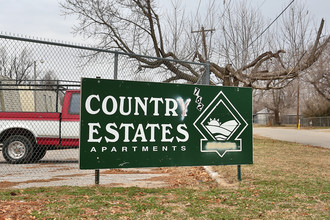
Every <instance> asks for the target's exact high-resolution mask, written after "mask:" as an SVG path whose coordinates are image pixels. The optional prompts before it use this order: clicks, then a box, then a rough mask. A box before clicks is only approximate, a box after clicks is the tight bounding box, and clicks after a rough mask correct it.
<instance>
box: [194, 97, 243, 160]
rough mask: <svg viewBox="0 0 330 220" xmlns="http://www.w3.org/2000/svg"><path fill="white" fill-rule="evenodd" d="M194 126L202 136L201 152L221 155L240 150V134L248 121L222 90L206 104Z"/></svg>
mask: <svg viewBox="0 0 330 220" xmlns="http://www.w3.org/2000/svg"><path fill="white" fill-rule="evenodd" d="M194 126H195V128H196V129H197V130H198V131H199V133H200V134H201V135H202V136H203V138H202V139H201V140H200V149H201V152H215V153H217V154H218V155H219V156H220V157H223V156H224V155H225V154H226V153H227V152H240V151H242V139H241V138H240V135H241V134H242V132H243V131H244V130H245V129H246V127H247V126H248V123H247V122H246V121H245V119H244V118H243V117H242V116H241V114H240V113H239V112H238V111H237V109H236V108H235V106H234V105H233V104H232V103H231V102H230V101H229V99H228V98H227V97H226V96H225V94H224V93H223V92H222V91H221V92H219V93H218V94H217V95H216V97H215V98H214V99H213V100H212V101H211V103H210V104H209V105H208V106H206V108H205V109H204V110H203V111H202V113H201V115H200V116H199V117H198V118H197V119H196V121H195V122H194Z"/></svg>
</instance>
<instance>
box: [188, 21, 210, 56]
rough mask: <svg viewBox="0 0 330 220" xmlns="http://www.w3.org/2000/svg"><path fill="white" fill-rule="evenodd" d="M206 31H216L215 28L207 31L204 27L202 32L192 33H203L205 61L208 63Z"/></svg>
mask: <svg viewBox="0 0 330 220" xmlns="http://www.w3.org/2000/svg"><path fill="white" fill-rule="evenodd" d="M205 31H210V32H211V33H212V32H213V31H215V29H214V28H212V29H205V28H204V27H202V29H201V30H198V31H191V33H202V41H203V48H204V56H205V60H206V61H208V56H207V48H206V39H205Z"/></svg>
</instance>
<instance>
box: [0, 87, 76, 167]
mask: <svg viewBox="0 0 330 220" xmlns="http://www.w3.org/2000/svg"><path fill="white" fill-rule="evenodd" d="M79 112H80V91H79V90H68V91H66V93H65V96H64V100H63V105H62V112H54V113H45V112H0V146H1V144H2V154H3V157H4V158H5V160H6V161H7V162H8V163H12V164H19V163H31V162H37V161H39V160H41V159H42V158H43V157H44V156H45V154H46V151H47V150H56V149H68V148H78V146H79Z"/></svg>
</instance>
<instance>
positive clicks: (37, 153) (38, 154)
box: [30, 146, 47, 163]
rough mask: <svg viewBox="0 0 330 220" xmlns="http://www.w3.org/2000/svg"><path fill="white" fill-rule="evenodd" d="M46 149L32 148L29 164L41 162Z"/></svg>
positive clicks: (40, 147)
mask: <svg viewBox="0 0 330 220" xmlns="http://www.w3.org/2000/svg"><path fill="white" fill-rule="evenodd" d="M46 152H47V150H46V147H43V146H38V147H37V146H36V147H34V149H33V155H32V157H31V160H30V161H31V162H32V163H36V162H39V160H41V159H42V158H44V156H45V155H46Z"/></svg>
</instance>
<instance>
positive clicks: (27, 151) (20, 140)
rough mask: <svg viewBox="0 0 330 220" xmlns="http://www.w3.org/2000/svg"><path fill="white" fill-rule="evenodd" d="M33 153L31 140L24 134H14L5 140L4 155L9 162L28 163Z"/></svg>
mask: <svg viewBox="0 0 330 220" xmlns="http://www.w3.org/2000/svg"><path fill="white" fill-rule="evenodd" d="M32 153H33V145H32V143H31V141H30V140H29V139H28V138H27V137H25V136H22V135H13V136H11V137H9V138H7V139H6V140H5V141H4V142H3V148H2V155H3V157H4V158H5V159H6V161H7V162H8V163H11V164H21V163H28V162H30V160H31V156H32Z"/></svg>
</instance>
